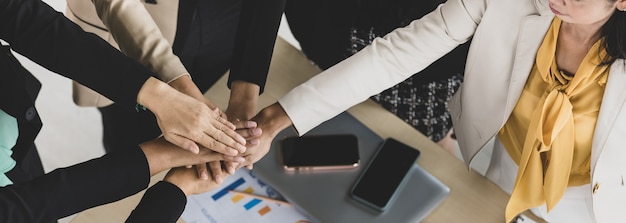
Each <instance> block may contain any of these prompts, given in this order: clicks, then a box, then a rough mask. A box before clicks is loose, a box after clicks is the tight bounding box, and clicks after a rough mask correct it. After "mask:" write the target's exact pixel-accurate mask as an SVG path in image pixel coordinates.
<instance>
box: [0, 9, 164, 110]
mask: <svg viewBox="0 0 626 223" xmlns="http://www.w3.org/2000/svg"><path fill="white" fill-rule="evenodd" d="M0 21H2V22H0V38H1V39H3V40H5V41H7V42H8V43H9V44H10V45H11V47H12V48H13V50H15V51H16V52H18V53H20V54H22V55H24V56H25V57H27V58H29V59H31V60H32V61H34V62H36V63H38V64H39V65H41V66H43V67H45V68H47V69H49V70H51V71H54V72H56V73H59V74H61V75H63V76H65V77H68V78H70V79H72V80H75V81H77V82H79V83H81V84H83V85H85V86H88V87H90V88H92V89H94V90H95V91H97V92H99V93H101V94H103V95H105V96H107V97H108V98H110V99H111V100H113V101H115V102H118V103H124V104H126V105H130V106H134V104H135V103H136V101H137V94H138V92H139V89H140V88H141V86H142V85H143V83H144V82H145V81H146V80H147V79H148V78H149V77H150V76H151V75H152V73H151V72H149V71H148V70H146V68H144V67H143V66H142V65H141V64H139V63H137V62H135V61H133V60H132V59H130V58H127V57H126V56H125V55H124V54H122V53H121V52H119V51H118V50H117V49H115V48H113V47H112V46H110V45H109V44H108V43H107V42H105V41H104V40H102V39H101V38H99V37H97V36H96V35H94V34H90V33H86V32H84V31H83V30H82V29H81V28H80V27H79V26H77V25H76V24H74V23H73V22H71V21H70V20H68V19H67V18H66V17H65V16H64V15H63V14H61V13H60V12H57V11H55V10H54V9H53V8H51V7H50V6H48V5H47V4H45V3H43V2H42V1H41V0H0Z"/></svg>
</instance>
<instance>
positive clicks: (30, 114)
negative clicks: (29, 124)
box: [25, 107, 37, 121]
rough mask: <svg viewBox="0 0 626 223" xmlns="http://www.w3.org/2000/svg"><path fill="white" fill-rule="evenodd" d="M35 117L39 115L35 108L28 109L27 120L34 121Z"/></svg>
mask: <svg viewBox="0 0 626 223" xmlns="http://www.w3.org/2000/svg"><path fill="white" fill-rule="evenodd" d="M35 115H37V111H35V108H34V107H29V108H28V109H26V115H25V116H26V120H28V121H32V120H33V118H35Z"/></svg>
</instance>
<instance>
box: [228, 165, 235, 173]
mask: <svg viewBox="0 0 626 223" xmlns="http://www.w3.org/2000/svg"><path fill="white" fill-rule="evenodd" d="M228 173H229V174H230V175H233V174H235V167H232V166H231V167H229V168H228Z"/></svg>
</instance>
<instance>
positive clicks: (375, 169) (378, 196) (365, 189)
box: [351, 138, 420, 211]
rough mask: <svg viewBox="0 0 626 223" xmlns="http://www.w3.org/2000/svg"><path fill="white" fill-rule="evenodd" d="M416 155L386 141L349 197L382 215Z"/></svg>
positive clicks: (417, 153)
mask: <svg viewBox="0 0 626 223" xmlns="http://www.w3.org/2000/svg"><path fill="white" fill-rule="evenodd" d="M419 154H420V152H419V151H418V150H416V149H414V148H412V147H410V146H408V145H406V144H404V143H401V142H399V141H397V140H394V139H392V138H389V139H386V140H385V141H384V142H383V144H382V145H381V146H380V148H379V149H378V151H377V152H376V154H375V155H374V158H373V160H372V161H371V163H370V164H369V165H368V167H367V168H366V169H365V170H364V172H363V173H362V174H361V177H360V178H359V179H358V180H357V183H356V184H355V185H354V187H353V188H352V192H351V194H352V197H353V198H355V199H356V200H358V201H360V202H362V203H364V204H365V205H367V206H370V207H373V208H374V209H376V210H378V211H383V210H384V209H385V208H386V206H387V204H388V203H389V201H390V200H392V198H393V196H394V194H395V193H396V191H397V190H398V188H399V187H400V186H401V183H402V182H403V179H404V178H405V176H406V175H407V173H408V172H409V170H411V167H412V166H413V164H414V163H415V161H416V160H417V157H418V156H419Z"/></svg>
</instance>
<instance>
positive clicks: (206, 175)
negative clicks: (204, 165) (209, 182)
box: [200, 170, 209, 180]
mask: <svg viewBox="0 0 626 223" xmlns="http://www.w3.org/2000/svg"><path fill="white" fill-rule="evenodd" d="M200 178H202V179H203V180H206V179H209V173H207V171H205V170H204V171H202V172H201V173H200Z"/></svg>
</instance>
